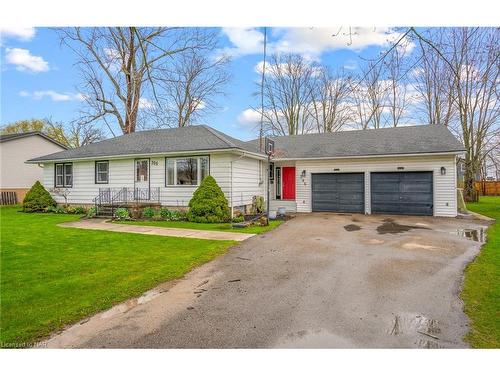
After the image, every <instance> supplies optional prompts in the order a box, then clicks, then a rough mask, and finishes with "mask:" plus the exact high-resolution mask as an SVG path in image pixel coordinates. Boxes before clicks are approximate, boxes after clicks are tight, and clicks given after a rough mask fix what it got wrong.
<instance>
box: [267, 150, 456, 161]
mask: <svg viewBox="0 0 500 375" xmlns="http://www.w3.org/2000/svg"><path fill="white" fill-rule="evenodd" d="M464 153H465V150H460V151H458V150H457V151H446V152H422V153H414V154H384V155H356V156H320V157H312V158H274V159H273V161H296V160H332V159H366V158H391V157H398V156H438V155H443V156H444V155H463V154H464Z"/></svg>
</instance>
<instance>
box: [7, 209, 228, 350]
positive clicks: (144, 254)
mask: <svg viewBox="0 0 500 375" xmlns="http://www.w3.org/2000/svg"><path fill="white" fill-rule="evenodd" d="M18 210H19V208H16V207H3V208H1V209H0V220H1V233H0V234H1V242H0V244H1V253H0V260H1V265H0V267H1V295H0V297H1V308H0V312H1V316H0V320H1V324H0V328H1V331H0V341H1V343H0V344H3V346H7V345H9V344H12V343H25V342H34V341H36V340H38V339H40V338H42V337H44V336H47V335H48V334H49V333H50V332H52V331H54V330H57V329H58V328H61V327H63V326H64V325H66V324H68V323H72V322H75V321H78V320H79V319H81V318H83V317H85V316H88V315H90V314H93V313H95V312H98V311H100V310H104V309H107V308H109V307H111V306H113V305H114V304H116V303H118V302H121V301H123V300H126V299H128V298H130V297H133V296H138V295H140V294H141V293H143V292H144V291H146V290H148V289H150V288H153V287H154V286H156V285H157V284H159V283H161V282H163V281H167V280H171V279H175V278H179V277H181V276H182V275H184V274H185V273H186V272H188V271H189V270H190V269H192V268H193V267H195V266H197V265H200V264H202V263H205V262H207V261H209V260H211V259H213V258H214V257H216V256H218V255H220V254H223V253H224V252H225V251H226V250H227V249H228V248H229V247H230V246H231V245H233V244H234V243H235V242H232V241H213V240H199V239H190V238H176V237H160V236H145V235H141V234H128V233H113V232H104V231H91V230H84V229H73V228H60V227H57V226H56V224H58V223H62V222H65V221H72V220H75V219H77V218H78V216H75V215H57V214H27V213H21V212H18Z"/></svg>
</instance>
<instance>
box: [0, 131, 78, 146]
mask: <svg viewBox="0 0 500 375" xmlns="http://www.w3.org/2000/svg"><path fill="white" fill-rule="evenodd" d="M34 135H38V136H40V137H43V138H45V139H46V140H48V141H50V142H52V143H55V144H56V145H58V146H61V147H62V148H65V149H67V148H68V147H67V146H66V145H63V144H62V143H60V142H58V141H56V140H55V139H52V138H50V137H49V136H48V135H46V134H44V133H42V132H39V131H32V132H25V133H14V134H1V135H0V142H7V141H12V140H14V139H20V138H26V137H31V136H34Z"/></svg>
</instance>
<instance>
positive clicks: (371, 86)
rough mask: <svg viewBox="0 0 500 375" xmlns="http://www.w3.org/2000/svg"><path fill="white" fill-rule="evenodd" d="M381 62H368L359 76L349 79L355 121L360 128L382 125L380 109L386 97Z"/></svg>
mask: <svg viewBox="0 0 500 375" xmlns="http://www.w3.org/2000/svg"><path fill="white" fill-rule="evenodd" d="M382 73H383V66H382V64H377V63H374V62H371V61H370V62H368V63H367V64H366V66H365V67H364V68H362V70H361V76H360V77H359V79H357V80H352V81H351V101H352V107H353V111H354V114H355V122H356V124H358V126H360V127H361V128H362V129H369V128H374V129H378V128H380V127H382V125H383V123H382V111H383V110H384V106H385V103H386V98H387V83H386V82H385V81H384V79H383V76H382Z"/></svg>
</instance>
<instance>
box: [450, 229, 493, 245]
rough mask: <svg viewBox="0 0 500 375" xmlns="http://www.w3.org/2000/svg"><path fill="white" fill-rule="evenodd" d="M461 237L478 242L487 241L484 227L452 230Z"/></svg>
mask: <svg viewBox="0 0 500 375" xmlns="http://www.w3.org/2000/svg"><path fill="white" fill-rule="evenodd" d="M452 234H456V235H457V236H459V237H463V238H467V239H469V240H472V241H476V242H486V232H485V230H484V228H479V229H457V230H456V232H452Z"/></svg>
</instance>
